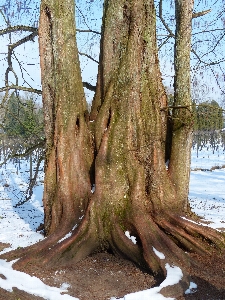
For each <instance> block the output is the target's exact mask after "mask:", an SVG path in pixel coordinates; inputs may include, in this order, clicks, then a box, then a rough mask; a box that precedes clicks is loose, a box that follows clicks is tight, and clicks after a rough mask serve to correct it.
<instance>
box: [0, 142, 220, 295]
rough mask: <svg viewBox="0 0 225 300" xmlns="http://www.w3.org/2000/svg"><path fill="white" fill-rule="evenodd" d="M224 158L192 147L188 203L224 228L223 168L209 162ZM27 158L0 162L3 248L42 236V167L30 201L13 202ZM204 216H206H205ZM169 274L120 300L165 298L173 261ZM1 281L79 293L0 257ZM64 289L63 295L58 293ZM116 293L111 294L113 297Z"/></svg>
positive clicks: (46, 291) (33, 290)
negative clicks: (15, 267) (18, 268)
mask: <svg viewBox="0 0 225 300" xmlns="http://www.w3.org/2000/svg"><path fill="white" fill-rule="evenodd" d="M224 164H225V153H224V151H223V149H222V148H221V147H220V148H219V149H218V150H217V151H215V152H214V153H212V151H210V150H208V151H206V149H204V150H202V151H201V152H198V157H197V150H196V149H193V151H192V165H191V166H192V170H195V171H192V172H191V180H190V193H189V198H190V204H191V207H192V210H193V211H194V212H196V213H197V214H198V215H200V216H202V217H203V221H204V222H203V225H205V226H210V227H213V228H217V229H218V230H224V231H225V184H224V181H225V169H224V168H221V169H216V170H213V171H210V168H211V167H214V166H218V167H221V166H223V165H224ZM27 170H29V162H26V161H24V162H23V163H21V165H20V168H19V167H18V164H14V163H13V162H10V163H8V164H7V165H6V166H2V167H1V168H0V228H1V231H0V242H2V243H8V244H10V246H9V247H8V248H6V249H4V250H3V251H2V252H1V253H3V252H7V251H9V250H11V249H16V248H18V247H25V246H28V245H31V244H33V243H36V242H38V241H39V240H41V239H43V236H42V235H41V234H40V233H37V232H36V228H37V227H38V226H39V225H40V223H43V207H42V192H43V176H44V175H43V172H40V174H39V177H38V182H37V186H36V187H35V189H34V193H33V195H32V198H31V200H30V201H29V202H26V203H25V204H24V205H22V206H19V207H17V208H15V205H16V204H17V203H18V202H19V201H20V200H21V199H22V198H24V193H25V191H26V189H27V186H28V177H29V172H28V171H27ZM205 221H207V222H205ZM154 251H155V253H156V254H157V255H158V256H159V257H160V258H161V259H164V258H165V257H164V254H163V253H160V252H158V251H157V249H154ZM166 269H167V278H166V279H165V280H164V281H163V282H162V283H161V285H160V286H159V287H155V288H152V289H148V290H145V291H140V292H138V293H132V294H128V295H125V296H124V298H122V299H120V300H133V299H135V300H144V299H154V300H163V299H167V300H168V299H169V300H172V298H165V297H164V296H162V295H161V294H160V290H161V289H162V288H163V287H165V286H167V285H173V284H175V283H177V282H179V280H180V278H181V277H182V270H181V269H180V268H178V267H176V266H169V265H168V264H166ZM0 274H2V275H4V276H5V278H6V279H3V278H1V276H0V287H1V288H3V289H5V290H8V291H12V287H17V288H18V289H22V290H24V291H26V292H27V293H30V294H34V295H36V296H41V297H43V298H44V299H50V300H51V299H54V300H55V299H57V300H60V299H63V300H67V299H77V298H74V297H72V296H69V295H68V294H65V292H66V291H67V288H68V285H67V284H66V283H65V284H63V285H62V286H61V287H59V288H55V287H50V286H47V285H45V284H44V283H43V282H41V281H40V280H39V279H38V278H35V277H30V276H29V275H28V274H25V273H22V272H18V271H15V270H13V262H6V261H5V260H0ZM193 289H196V285H195V284H194V283H191V284H190V289H189V290H187V293H189V292H191V291H192V290H193ZM62 292H63V295H62V294H61V293H62ZM113 299H116V298H114V297H113V295H112V298H111V300H113Z"/></svg>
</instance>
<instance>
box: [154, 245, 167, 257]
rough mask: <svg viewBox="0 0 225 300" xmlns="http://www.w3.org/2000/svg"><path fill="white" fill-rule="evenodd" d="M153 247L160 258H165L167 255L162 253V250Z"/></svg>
mask: <svg viewBox="0 0 225 300" xmlns="http://www.w3.org/2000/svg"><path fill="white" fill-rule="evenodd" d="M152 248H153V251H154V252H155V255H157V256H158V257H159V258H160V259H165V258H166V257H165V255H164V254H163V253H162V252H159V251H158V250H156V249H155V248H154V247H152Z"/></svg>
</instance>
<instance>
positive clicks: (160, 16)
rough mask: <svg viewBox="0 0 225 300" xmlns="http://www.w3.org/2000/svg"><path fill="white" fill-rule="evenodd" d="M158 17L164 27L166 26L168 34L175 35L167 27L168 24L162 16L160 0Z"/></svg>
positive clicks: (160, 2)
mask: <svg viewBox="0 0 225 300" xmlns="http://www.w3.org/2000/svg"><path fill="white" fill-rule="evenodd" d="M159 18H160V20H161V22H162V23H163V25H164V27H165V28H166V30H167V31H168V32H169V34H170V36H172V37H175V35H174V33H173V32H172V30H171V29H170V28H169V26H168V25H167V24H166V22H165V20H164V18H163V14H162V0H160V1H159Z"/></svg>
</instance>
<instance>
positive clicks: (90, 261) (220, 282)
mask: <svg viewBox="0 0 225 300" xmlns="http://www.w3.org/2000/svg"><path fill="white" fill-rule="evenodd" d="M191 259H192V260H193V261H195V263H193V264H192V268H191V275H192V280H193V282H195V283H196V284H197V285H198V290H197V292H196V293H194V294H190V295H186V296H183V297H180V298H179V299H177V300H184V299H187V300H224V299H225V255H221V257H217V256H215V257H211V258H209V259H204V260H202V259H201V258H199V257H197V256H194V255H192V256H191ZM26 272H27V273H29V274H30V275H32V276H37V277H39V278H40V279H41V280H42V281H43V282H44V283H46V284H48V285H51V286H57V287H60V286H61V284H62V283H64V282H66V283H68V284H70V288H69V289H68V291H69V292H68V293H69V294H70V295H71V296H74V297H77V298H79V299H80V300H109V299H110V298H111V297H123V296H124V295H126V294H128V293H131V292H136V291H140V290H143V289H147V288H150V287H153V286H154V284H156V281H155V280H154V278H153V277H152V276H151V275H150V274H147V273H145V272H143V271H141V270H140V269H138V268H137V267H135V266H134V265H133V264H132V263H131V262H129V261H127V260H125V259H122V258H119V257H115V256H114V255H112V254H109V253H97V254H94V255H92V256H89V257H87V258H86V259H84V260H82V261H80V262H79V263H77V264H76V265H71V266H69V267H66V268H62V269H59V268H57V267H55V268H52V269H43V268H38V267H36V268H34V267H32V268H30V269H29V268H28V269H27V270H26ZM0 277H1V278H3V279H4V276H3V275H2V274H1V270H0ZM39 299H40V300H43V298H41V297H37V296H33V295H30V294H27V293H25V292H23V291H20V290H18V289H14V290H13V292H7V291H5V290H3V289H1V288H0V300H39ZM56 300H57V299H56ZM152 300H154V299H152Z"/></svg>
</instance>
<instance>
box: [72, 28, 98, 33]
mask: <svg viewBox="0 0 225 300" xmlns="http://www.w3.org/2000/svg"><path fill="white" fill-rule="evenodd" d="M76 31H77V32H91V33H96V34H100V35H101V32H99V31H95V30H91V29H78V28H76Z"/></svg>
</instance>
